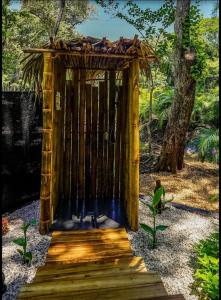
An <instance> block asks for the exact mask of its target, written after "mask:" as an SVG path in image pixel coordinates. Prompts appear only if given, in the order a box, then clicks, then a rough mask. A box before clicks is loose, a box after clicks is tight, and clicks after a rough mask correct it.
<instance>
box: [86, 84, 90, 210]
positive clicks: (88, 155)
mask: <svg viewBox="0 0 221 300" xmlns="http://www.w3.org/2000/svg"><path fill="white" fill-rule="evenodd" d="M90 198H91V85H90V84H87V85H86V137H85V201H86V205H87V207H89V206H90V207H91V203H90Z"/></svg>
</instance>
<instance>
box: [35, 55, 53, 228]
mask: <svg viewBox="0 0 221 300" xmlns="http://www.w3.org/2000/svg"><path fill="white" fill-rule="evenodd" d="M53 89H54V74H53V60H52V55H51V54H50V53H45V54H44V71H43V137H42V161H41V192H40V228H39V231H40V233H41V234H46V233H47V232H48V231H49V227H50V225H51V222H52V215H51V190H52V184H51V178H52V132H53V126H52V120H53V97H54V90H53Z"/></svg>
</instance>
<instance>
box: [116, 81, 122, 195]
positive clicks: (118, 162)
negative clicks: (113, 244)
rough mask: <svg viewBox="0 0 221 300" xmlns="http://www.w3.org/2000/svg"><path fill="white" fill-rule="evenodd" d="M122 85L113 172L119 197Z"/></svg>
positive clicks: (120, 88) (117, 114)
mask: <svg viewBox="0 0 221 300" xmlns="http://www.w3.org/2000/svg"><path fill="white" fill-rule="evenodd" d="M122 92H123V90H122V87H121V86H120V87H119V92H118V93H119V94H118V102H117V112H116V143H115V172H114V181H115V183H114V197H115V199H119V197H120V152H121V145H120V139H121V118H122V116H121V105H120V104H121V102H122V96H123V93H122Z"/></svg>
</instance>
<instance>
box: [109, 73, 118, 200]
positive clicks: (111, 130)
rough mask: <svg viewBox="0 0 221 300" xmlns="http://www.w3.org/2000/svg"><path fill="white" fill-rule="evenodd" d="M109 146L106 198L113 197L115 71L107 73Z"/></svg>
mask: <svg viewBox="0 0 221 300" xmlns="http://www.w3.org/2000/svg"><path fill="white" fill-rule="evenodd" d="M109 79H110V84H109V147H108V177H109V180H108V198H109V199H112V198H113V185H114V142H115V141H114V138H115V93H116V87H115V79H116V78H115V71H110V73H109Z"/></svg>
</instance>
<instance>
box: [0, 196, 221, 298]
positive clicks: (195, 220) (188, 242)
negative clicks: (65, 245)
mask: <svg viewBox="0 0 221 300" xmlns="http://www.w3.org/2000/svg"><path fill="white" fill-rule="evenodd" d="M8 217H9V222H10V231H9V232H8V233H7V234H6V235H5V236H3V237H2V269H3V272H4V274H5V283H6V285H7V292H6V293H5V294H4V295H3V297H2V299H3V300H14V299H16V295H17V294H18V292H19V289H20V287H21V285H23V284H24V283H30V282H31V281H33V279H34V277H35V274H36V270H37V268H38V267H39V266H42V265H44V263H45V258H46V254H47V249H48V247H49V244H50V240H51V236H50V235H45V236H42V235H40V234H39V232H38V224H37V225H36V226H31V227H30V228H29V230H28V234H27V236H28V250H30V251H32V254H33V261H32V264H31V266H25V265H23V263H22V261H21V257H20V255H19V253H18V252H17V251H16V249H17V248H19V247H18V246H16V245H15V244H14V243H13V242H12V240H13V239H15V238H18V237H20V236H22V231H21V229H20V227H21V225H22V224H23V221H29V220H31V219H36V220H37V221H39V201H34V202H32V203H31V204H29V205H27V206H24V207H23V208H21V209H18V210H16V211H15V212H13V213H11V214H10V215H8ZM139 218H140V220H139V221H140V222H141V223H146V224H149V225H151V220H152V219H151V215H150V211H149V209H148V208H147V207H146V206H145V205H144V204H142V203H140V210H139ZM157 223H158V224H164V225H168V226H169V228H168V229H167V230H165V231H164V232H159V234H158V246H157V248H156V249H154V250H152V249H151V247H150V242H151V241H150V238H149V235H148V234H146V233H145V232H144V231H143V230H142V229H139V230H138V232H136V233H135V232H132V231H129V232H128V234H129V240H130V242H131V246H132V249H133V251H134V254H135V255H136V256H142V257H143V258H144V261H145V263H146V266H147V268H148V269H149V270H154V271H157V272H159V273H160V275H161V278H162V280H163V283H164V286H165V288H166V290H167V292H168V293H169V294H177V293H182V294H183V295H184V296H185V299H191V300H192V299H194V300H195V299H197V298H196V297H195V296H190V289H189V284H190V283H191V282H192V268H191V267H190V261H191V256H192V254H193V249H192V246H193V244H194V243H196V242H198V241H199V240H201V239H204V238H206V237H207V236H208V235H209V234H210V233H211V232H212V231H214V230H216V229H218V220H216V219H214V218H211V217H204V216H200V215H197V214H195V213H191V212H186V211H184V210H181V209H177V208H174V207H172V206H170V207H169V208H168V209H166V210H165V211H163V213H162V215H159V216H158V221H157Z"/></svg>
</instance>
